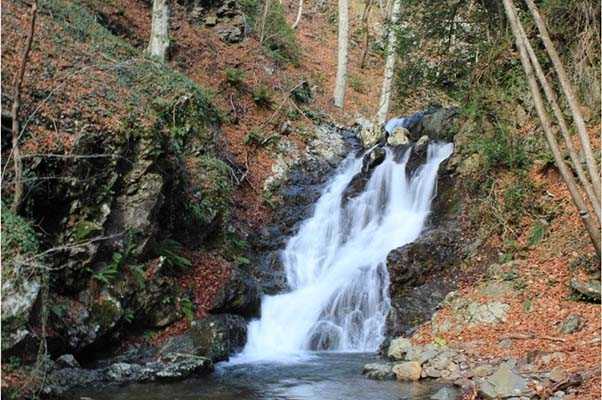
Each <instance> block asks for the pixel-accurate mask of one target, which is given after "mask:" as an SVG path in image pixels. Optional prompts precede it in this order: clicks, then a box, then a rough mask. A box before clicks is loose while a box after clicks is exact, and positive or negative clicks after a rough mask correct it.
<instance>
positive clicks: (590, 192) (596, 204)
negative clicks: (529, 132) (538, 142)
mask: <svg viewBox="0 0 602 400" xmlns="http://www.w3.org/2000/svg"><path fill="white" fill-rule="evenodd" d="M518 28H519V30H520V34H521V39H522V41H523V42H524V44H525V46H526V48H527V52H528V53H529V58H530V59H531V64H533V67H534V68H535V74H536V75H537V79H538V80H539V83H540V85H541V87H542V88H543V91H544V94H545V95H546V99H547V100H548V103H550V105H551V106H552V111H553V112H554V116H555V117H556V119H557V120H558V125H559V126H560V132H561V133H562V137H563V139H564V142H565V144H566V148H567V150H568V153H569V157H570V158H571V161H572V162H573V165H574V166H575V171H576V172H577V177H578V178H579V181H580V182H581V185H582V186H583V189H584V190H585V193H587V196H588V199H589V201H590V203H591V205H592V208H593V210H594V212H595V213H596V220H597V223H598V224H600V221H601V217H602V216H601V215H600V214H601V210H600V198H599V197H598V196H599V194H596V192H595V191H594V188H593V186H592V184H591V182H590V181H589V179H588V177H587V174H586V172H585V170H584V169H583V167H582V166H581V162H579V156H578V154H577V151H576V149H575V146H574V145H573V141H572V140H571V134H570V132H569V128H568V126H567V123H566V120H565V118H564V115H563V114H562V110H561V109H560V106H559V105H558V100H557V99H556V94H555V93H554V90H553V89H552V87H551V86H550V84H549V83H548V79H547V78H546V75H545V73H544V71H543V69H542V68H541V64H540V63H539V60H538V59H537V55H536V54H535V51H534V50H533V47H532V46H531V43H530V42H529V39H528V38H527V34H526V33H525V30H524V28H523V25H522V23H521V22H520V20H519V21H518Z"/></svg>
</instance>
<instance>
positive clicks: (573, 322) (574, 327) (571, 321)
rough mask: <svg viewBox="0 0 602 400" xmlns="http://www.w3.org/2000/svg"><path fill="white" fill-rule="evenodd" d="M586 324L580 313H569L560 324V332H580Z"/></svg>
mask: <svg viewBox="0 0 602 400" xmlns="http://www.w3.org/2000/svg"><path fill="white" fill-rule="evenodd" d="M584 326H585V320H584V319H583V317H582V316H581V315H579V314H571V315H569V316H568V317H567V318H566V319H565V320H564V321H563V322H562V325H560V329H559V331H560V333H565V334H571V333H575V332H579V331H580V330H581V329H583V327H584Z"/></svg>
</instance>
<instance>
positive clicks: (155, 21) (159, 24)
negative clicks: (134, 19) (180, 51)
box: [147, 0, 169, 62]
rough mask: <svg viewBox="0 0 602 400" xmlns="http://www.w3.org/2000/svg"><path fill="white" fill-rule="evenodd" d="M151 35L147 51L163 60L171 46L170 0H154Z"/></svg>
mask: <svg viewBox="0 0 602 400" xmlns="http://www.w3.org/2000/svg"><path fill="white" fill-rule="evenodd" d="M152 13H153V14H152V22H151V24H152V25H151V37H150V41H149V43H148V48H147V52H148V54H150V55H151V56H152V57H155V58H157V59H158V60H159V61H161V62H165V60H166V58H167V49H168V48H169V0H153V11H152Z"/></svg>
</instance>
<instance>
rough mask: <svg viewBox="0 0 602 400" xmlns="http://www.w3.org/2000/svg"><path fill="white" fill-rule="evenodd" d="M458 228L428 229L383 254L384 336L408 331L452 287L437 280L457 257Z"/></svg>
mask: <svg viewBox="0 0 602 400" xmlns="http://www.w3.org/2000/svg"><path fill="white" fill-rule="evenodd" d="M459 237H460V233H459V229H458V228H456V227H455V226H454V225H453V224H448V225H446V226H445V227H438V228H434V229H431V230H428V231H427V232H426V233H424V234H422V235H421V237H419V238H418V239H417V240H416V241H414V242H413V243H409V244H407V245H405V246H403V247H401V248H399V249H396V250H393V251H392V252H391V253H389V255H388V256H387V268H388V270H389V276H390V284H389V293H390V296H391V310H390V312H389V315H388V317H387V327H386V332H387V335H390V336H398V335H401V334H408V333H409V332H411V330H412V328H413V327H415V326H417V325H419V324H420V323H422V322H424V321H426V320H428V319H429V318H430V317H431V315H432V314H433V313H434V311H435V310H436V308H437V306H438V305H439V303H440V302H441V301H442V300H443V299H444V297H445V295H446V294H447V293H448V292H449V291H450V290H451V289H452V286H451V285H450V284H449V283H447V282H445V281H439V280H437V275H438V274H442V273H444V272H445V271H446V269H447V268H449V267H451V266H452V265H454V263H455V262H457V261H458V259H459V257H460V245H459V243H458V238H459Z"/></svg>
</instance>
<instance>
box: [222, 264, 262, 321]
mask: <svg viewBox="0 0 602 400" xmlns="http://www.w3.org/2000/svg"><path fill="white" fill-rule="evenodd" d="M260 293H261V289H260V287H259V284H258V283H257V280H256V279H255V278H254V277H253V276H251V275H249V274H248V273H246V272H244V271H242V270H240V269H238V268H232V270H231V271H230V276H229V277H228V280H227V281H226V282H225V283H224V284H223V286H222V288H221V289H220V290H219V291H218V292H217V294H216V296H215V298H214V301H213V306H212V307H211V310H210V311H211V312H212V313H215V314H220V313H230V314H238V315H242V316H245V317H255V316H257V315H258V314H259V308H260V306H261V299H260Z"/></svg>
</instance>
